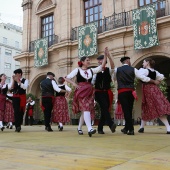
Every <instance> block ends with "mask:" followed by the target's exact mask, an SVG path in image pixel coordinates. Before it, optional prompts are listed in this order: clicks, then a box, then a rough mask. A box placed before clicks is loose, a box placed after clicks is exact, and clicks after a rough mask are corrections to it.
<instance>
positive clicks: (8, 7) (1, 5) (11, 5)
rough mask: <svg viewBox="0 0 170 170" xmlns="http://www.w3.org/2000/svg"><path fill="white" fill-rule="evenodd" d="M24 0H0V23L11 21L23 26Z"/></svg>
mask: <svg viewBox="0 0 170 170" xmlns="http://www.w3.org/2000/svg"><path fill="white" fill-rule="evenodd" d="M22 1H23V0H0V23H1V22H4V23H11V24H14V25H17V26H20V27H22V23H23V9H22V7H21V4H22Z"/></svg>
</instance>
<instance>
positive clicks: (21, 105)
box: [11, 69, 28, 132]
mask: <svg viewBox="0 0 170 170" xmlns="http://www.w3.org/2000/svg"><path fill="white" fill-rule="evenodd" d="M12 77H13V80H12V86H11V88H12V89H13V98H12V104H13V108H14V117H15V128H16V129H15V131H16V132H20V131H21V124H22V122H23V115H24V111H25V105H26V89H27V88H28V79H25V78H23V77H22V70H21V69H16V70H14V75H13V76H12Z"/></svg>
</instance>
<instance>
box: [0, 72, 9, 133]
mask: <svg viewBox="0 0 170 170" xmlns="http://www.w3.org/2000/svg"><path fill="white" fill-rule="evenodd" d="M6 78H7V77H6V75H5V74H1V75H0V129H1V131H3V130H4V126H3V121H4V113H5V103H6V94H7V91H8V85H7V84H6V83H5V81H6Z"/></svg>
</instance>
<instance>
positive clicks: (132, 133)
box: [127, 130, 135, 135]
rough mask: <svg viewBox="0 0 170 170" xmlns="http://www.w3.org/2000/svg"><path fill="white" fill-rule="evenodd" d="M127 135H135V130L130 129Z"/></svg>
mask: <svg viewBox="0 0 170 170" xmlns="http://www.w3.org/2000/svg"><path fill="white" fill-rule="evenodd" d="M127 135H135V133H134V130H131V131H129V132H128V133H127Z"/></svg>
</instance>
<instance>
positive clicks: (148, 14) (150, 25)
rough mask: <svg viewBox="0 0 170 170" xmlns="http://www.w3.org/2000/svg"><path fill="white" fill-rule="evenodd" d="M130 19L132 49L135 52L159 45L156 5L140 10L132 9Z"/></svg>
mask: <svg viewBox="0 0 170 170" xmlns="http://www.w3.org/2000/svg"><path fill="white" fill-rule="evenodd" d="M132 18H133V35H134V48H135V49H136V50H137V49H144V48H150V47H153V46H156V45H159V41H158V35H157V24H156V5H155V4H151V5H147V6H145V7H142V8H140V9H134V10H133V12H132Z"/></svg>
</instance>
